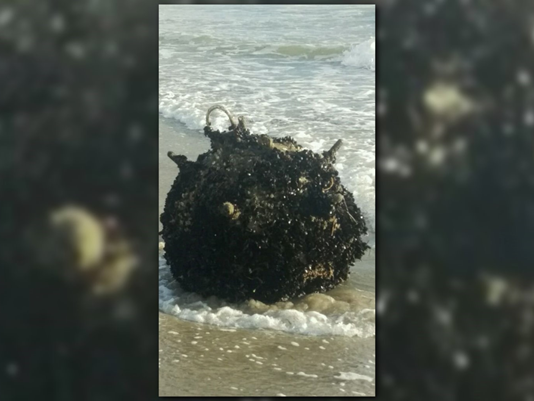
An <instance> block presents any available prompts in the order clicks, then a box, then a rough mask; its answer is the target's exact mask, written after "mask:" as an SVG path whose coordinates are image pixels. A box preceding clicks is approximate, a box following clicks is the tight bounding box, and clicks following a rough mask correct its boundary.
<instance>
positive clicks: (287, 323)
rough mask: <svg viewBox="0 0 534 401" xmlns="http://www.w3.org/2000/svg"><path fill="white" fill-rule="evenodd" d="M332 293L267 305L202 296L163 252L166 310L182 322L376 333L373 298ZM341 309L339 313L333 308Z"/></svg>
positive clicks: (363, 334) (351, 334)
mask: <svg viewBox="0 0 534 401" xmlns="http://www.w3.org/2000/svg"><path fill="white" fill-rule="evenodd" d="M331 294H332V295H333V296H328V295H326V294H310V295H308V296H306V297H304V298H302V300H301V302H300V304H299V303H297V301H295V305H293V303H291V302H285V303H284V302H281V303H277V304H274V305H265V304H263V303H261V302H258V301H252V300H251V301H248V302H246V303H243V304H240V305H236V304H229V303H227V302H225V301H222V300H219V299H216V298H215V297H209V298H203V297H201V296H200V295H197V294H194V293H188V292H185V291H184V290H183V289H182V288H181V287H180V285H179V284H178V283H177V282H176V281H175V280H174V279H173V277H172V274H171V272H170V268H169V266H168V265H167V264H166V262H165V260H164V259H163V257H162V256H161V254H160V259H159V310H160V311H161V312H164V313H167V314H170V315H174V316H176V317H178V318H180V319H182V320H188V321H192V322H197V323H204V324H211V325H215V326H219V327H227V328H246V329H269V330H275V331H284V332H288V333H296V334H302V335H312V336H321V335H337V336H344V337H360V338H369V337H374V336H375V309H374V301H373V302H371V301H372V300H371V299H370V298H367V299H366V297H365V296H362V295H360V294H362V293H360V292H358V291H356V290H351V291H349V292H345V293H343V292H341V293H340V295H337V296H336V295H334V293H332V292H331ZM362 304H368V305H365V306H363V305H362ZM343 306H345V308H343ZM351 306H352V307H351ZM348 307H350V308H348ZM336 308H337V309H338V311H337V313H336V312H334V311H333V310H332V309H336ZM347 309H348V310H347Z"/></svg>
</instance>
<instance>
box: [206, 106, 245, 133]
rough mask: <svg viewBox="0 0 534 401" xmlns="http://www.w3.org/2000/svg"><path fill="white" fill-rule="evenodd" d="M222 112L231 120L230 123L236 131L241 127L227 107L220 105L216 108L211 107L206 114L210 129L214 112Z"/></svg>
mask: <svg viewBox="0 0 534 401" xmlns="http://www.w3.org/2000/svg"><path fill="white" fill-rule="evenodd" d="M217 109H218V110H221V111H222V112H224V113H225V114H226V115H227V116H228V118H229V119H230V123H231V124H232V128H233V129H235V128H237V127H238V126H239V121H238V120H237V119H236V118H235V117H234V116H233V115H232V113H230V112H229V111H228V110H227V109H226V107H224V106H221V105H219V104H216V105H215V106H211V107H210V108H209V109H208V112H207V113H206V125H207V126H208V127H209V126H210V125H211V122H210V114H211V112H212V111H213V110H217Z"/></svg>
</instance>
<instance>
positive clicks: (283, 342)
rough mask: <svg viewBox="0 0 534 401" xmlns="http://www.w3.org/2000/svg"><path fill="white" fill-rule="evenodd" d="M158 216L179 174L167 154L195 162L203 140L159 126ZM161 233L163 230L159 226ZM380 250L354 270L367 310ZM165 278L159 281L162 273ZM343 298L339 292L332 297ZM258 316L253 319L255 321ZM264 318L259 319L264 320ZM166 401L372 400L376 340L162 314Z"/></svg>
mask: <svg viewBox="0 0 534 401" xmlns="http://www.w3.org/2000/svg"><path fill="white" fill-rule="evenodd" d="M159 135H160V194H159V195H160V213H161V211H162V209H163V205H164V202H165V197H166V195H167V192H168V190H169V187H170V185H171V184H172V181H173V180H174V178H175V177H176V175H177V173H178V169H177V167H176V165H175V164H174V163H173V162H172V161H170V160H169V159H168V158H167V156H166V153H167V151H168V150H172V151H174V152H175V153H178V154H183V155H186V156H187V157H188V158H189V159H191V160H195V159H196V157H197V156H198V154H200V153H203V152H205V151H206V150H207V149H208V148H209V141H208V140H207V139H206V138H205V137H203V135H202V133H201V132H193V131H191V130H188V129H186V128H185V127H184V126H183V125H181V124H177V123H174V122H173V121H170V120H168V119H165V118H160V130H159ZM160 227H161V224H160ZM374 266H375V263H374V250H373V252H372V254H371V255H368V258H367V260H365V261H362V262H359V264H358V267H357V268H356V269H353V271H352V272H351V276H350V281H351V283H352V285H354V287H356V288H357V291H358V292H357V293H355V294H353V295H355V296H357V297H358V303H361V302H363V303H364V304H365V305H364V304H362V305H361V307H362V308H371V309H373V310H374V309H375V295H374V291H375V274H374ZM160 274H161V273H160ZM355 283H356V284H355ZM336 291H337V292H340V291H341V292H342V291H343V288H338V289H334V290H333V293H332V294H331V295H332V296H334V298H336V299H337V298H338V297H341V295H339V296H336V295H335V293H336ZM252 312H254V311H251V313H252ZM259 312H260V311H258V313H259ZM159 332H160V337H159V338H160V339H159V342H160V346H159V389H160V393H159V395H160V396H269V397H274V396H281V395H286V396H352V397H354V396H374V394H375V337H374V336H373V337H369V338H359V337H356V336H354V337H347V336H332V335H326V336H313V335H299V334H295V333H286V332H283V331H276V330H266V329H254V330H253V329H244V328H235V329H234V328H224V327H217V326H213V325H208V324H203V323H196V322H190V321H185V320H181V319H178V318H176V317H175V316H171V315H167V314H164V313H160V314H159Z"/></svg>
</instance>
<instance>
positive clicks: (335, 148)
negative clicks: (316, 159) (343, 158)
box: [324, 139, 343, 159]
mask: <svg viewBox="0 0 534 401" xmlns="http://www.w3.org/2000/svg"><path fill="white" fill-rule="evenodd" d="M342 144H343V141H342V140H341V139H339V140H338V141H337V142H336V143H334V146H332V147H331V148H330V150H329V151H327V152H325V153H324V156H325V158H327V159H333V158H334V157H335V156H336V152H337V151H338V150H339V148H340V147H341V145H342Z"/></svg>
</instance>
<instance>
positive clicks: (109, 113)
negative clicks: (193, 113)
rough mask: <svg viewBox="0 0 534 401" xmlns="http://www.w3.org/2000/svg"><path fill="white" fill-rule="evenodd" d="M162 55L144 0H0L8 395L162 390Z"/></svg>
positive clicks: (0, 388)
mask: <svg viewBox="0 0 534 401" xmlns="http://www.w3.org/2000/svg"><path fill="white" fill-rule="evenodd" d="M157 57H158V54H157V7H156V6H154V5H151V4H149V3H147V2H145V1H137V0H133V1H122V0H119V1H115V2H102V1H61V0H59V1H57V0H47V1H43V2H33V1H2V2H1V3H0V240H1V242H0V244H1V245H0V322H1V328H0V399H2V400H23V399H32V398H33V397H35V396H39V397H40V398H44V399H59V400H67V399H69V400H70V399H74V398H76V399H79V398H81V399H99V400H108V399H109V400H111V399H113V400H115V399H147V397H150V396H155V395H156V394H157V352H158V351H157V350H158V348H157V334H158V333H157V330H158V329H157V308H158V302H157V231H158V217H157V210H158V195H157V194H158V178H157V177H158V167H157V166H158V147H157V145H158V143H157V130H158V123H157V91H158V89H157V88H158V76H157V64H158V61H157ZM151 361H152V362H151Z"/></svg>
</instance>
